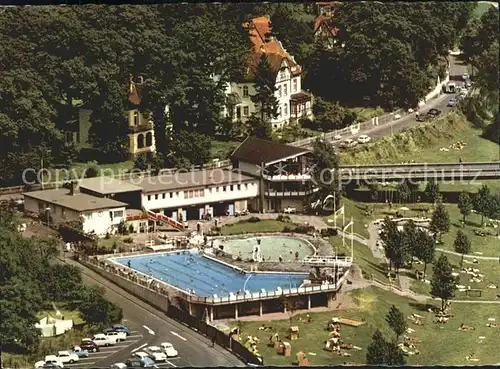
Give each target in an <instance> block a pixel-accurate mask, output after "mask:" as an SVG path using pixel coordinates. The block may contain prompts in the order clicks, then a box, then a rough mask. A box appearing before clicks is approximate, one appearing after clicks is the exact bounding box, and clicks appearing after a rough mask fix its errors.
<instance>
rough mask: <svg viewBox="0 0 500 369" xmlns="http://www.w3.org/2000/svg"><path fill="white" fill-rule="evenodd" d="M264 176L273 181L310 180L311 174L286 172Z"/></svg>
mask: <svg viewBox="0 0 500 369" xmlns="http://www.w3.org/2000/svg"><path fill="white" fill-rule="evenodd" d="M263 178H264V179H265V180H267V181H272V182H286V181H310V180H311V175H310V174H286V175H278V174H276V175H270V176H269V175H263Z"/></svg>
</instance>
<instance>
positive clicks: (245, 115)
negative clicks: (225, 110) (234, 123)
mask: <svg viewBox="0 0 500 369" xmlns="http://www.w3.org/2000/svg"><path fill="white" fill-rule="evenodd" d="M248 115H249V109H248V106H244V107H243V116H244V117H248Z"/></svg>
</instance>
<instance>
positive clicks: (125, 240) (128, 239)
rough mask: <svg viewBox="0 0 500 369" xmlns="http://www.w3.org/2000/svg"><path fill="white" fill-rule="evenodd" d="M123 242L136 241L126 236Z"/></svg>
mask: <svg viewBox="0 0 500 369" xmlns="http://www.w3.org/2000/svg"><path fill="white" fill-rule="evenodd" d="M123 242H125V243H132V242H134V240H133V239H132V237H127V238H125V239H124V240H123Z"/></svg>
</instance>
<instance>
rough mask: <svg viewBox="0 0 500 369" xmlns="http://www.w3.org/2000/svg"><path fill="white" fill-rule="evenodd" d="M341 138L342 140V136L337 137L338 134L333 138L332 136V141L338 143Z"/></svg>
mask: <svg viewBox="0 0 500 369" xmlns="http://www.w3.org/2000/svg"><path fill="white" fill-rule="evenodd" d="M341 138H342V135H339V134H336V135H335V136H333V139H334V140H335V141H338V140H340V139H341Z"/></svg>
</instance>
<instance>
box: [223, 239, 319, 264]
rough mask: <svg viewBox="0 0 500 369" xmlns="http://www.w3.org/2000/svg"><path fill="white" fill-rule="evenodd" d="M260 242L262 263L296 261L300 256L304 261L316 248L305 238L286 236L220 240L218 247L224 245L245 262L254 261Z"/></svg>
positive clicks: (226, 249) (227, 251)
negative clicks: (255, 249)
mask: <svg viewBox="0 0 500 369" xmlns="http://www.w3.org/2000/svg"><path fill="white" fill-rule="evenodd" d="M258 240H260V252H261V255H262V259H263V260H262V261H272V262H277V261H279V258H280V256H281V257H282V259H283V261H294V260H296V255H297V254H298V259H299V260H302V259H304V257H306V256H310V255H313V254H314V252H315V249H314V246H313V245H312V244H311V243H310V242H309V241H307V240H305V239H303V238H296V237H286V236H255V237H250V238H239V239H238V238H234V239H226V240H222V239H221V240H219V242H218V243H217V245H222V246H223V247H224V248H223V251H224V252H226V253H228V254H231V255H233V256H236V257H240V258H241V259H242V260H244V261H249V260H251V259H252V253H253V251H254V248H255V246H257V245H258Z"/></svg>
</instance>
